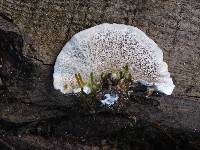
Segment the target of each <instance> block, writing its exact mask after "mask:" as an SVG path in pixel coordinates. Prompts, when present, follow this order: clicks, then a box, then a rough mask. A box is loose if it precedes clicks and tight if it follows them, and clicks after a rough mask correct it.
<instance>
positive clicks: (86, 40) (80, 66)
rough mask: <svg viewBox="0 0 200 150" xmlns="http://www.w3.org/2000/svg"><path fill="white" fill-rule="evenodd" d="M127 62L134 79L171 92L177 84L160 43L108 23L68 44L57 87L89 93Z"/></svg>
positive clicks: (57, 70)
mask: <svg viewBox="0 0 200 150" xmlns="http://www.w3.org/2000/svg"><path fill="white" fill-rule="evenodd" d="M126 64H127V65H128V66H129V71H130V74H131V77H132V79H133V81H136V82H138V81H139V82H141V83H143V84H145V85H147V86H153V87H154V88H155V91H159V92H162V93H164V94H166V95H170V94H171V93H172V91H173V89H174V87H175V85H174V84H173V81H172V78H171V77H170V73H169V72H168V66H167V64H166V63H165V62H164V61H163V52H162V50H161V49H160V48H159V47H158V46H157V44H156V43H155V42H154V41H153V40H152V39H150V38H149V37H148V36H147V35H146V34H145V33H144V32H142V31H141V30H139V29H138V28H136V27H133V26H128V25H123V24H108V23H104V24H100V25H97V26H94V27H92V28H89V29H86V30H83V31H81V32H79V33H77V34H75V35H74V36H73V37H72V38H71V39H70V41H69V42H67V43H66V45H65V46H64V47H63V49H62V51H61V52H60V54H59V55H58V57H57V59H56V62H55V66H54V74H53V78H54V81H53V84H54V88H55V89H58V90H60V91H61V92H62V93H64V94H66V93H74V92H77V91H80V89H81V88H82V89H83V90H84V91H85V92H86V93H90V92H91V91H90V90H91V86H94V85H95V84H94V83H95V82H97V83H98V81H99V80H100V78H101V74H102V73H106V72H111V70H117V69H119V68H122V67H123V66H124V65H126ZM91 73H93V74H92V76H91ZM80 74H81V75H82V76H80ZM113 76H117V74H115V73H113ZM77 79H78V80H77ZM77 81H78V82H77ZM85 81H87V82H85ZM94 87H95V86H94Z"/></svg>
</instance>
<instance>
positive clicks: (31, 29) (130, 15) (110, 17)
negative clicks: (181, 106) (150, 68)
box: [0, 0, 200, 99]
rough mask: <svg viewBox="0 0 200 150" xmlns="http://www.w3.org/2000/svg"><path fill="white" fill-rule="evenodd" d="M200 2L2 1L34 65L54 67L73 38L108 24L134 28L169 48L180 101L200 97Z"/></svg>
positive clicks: (1, 9) (167, 57)
mask: <svg viewBox="0 0 200 150" xmlns="http://www.w3.org/2000/svg"><path fill="white" fill-rule="evenodd" d="M199 6H200V1H199V0H190V1H189V2H188V0H142V1H141V0H87V1H86V0H65V1H63V0H54V1H53V0H52V1H49V0H33V1H24V0H1V1H0V13H3V14H5V15H7V16H8V17H10V18H11V19H12V20H13V21H14V23H15V24H17V25H18V27H19V28H20V31H21V32H22V34H23V36H24V39H25V40H26V42H27V43H29V44H28V46H26V48H25V49H24V51H23V53H24V54H25V55H26V56H27V57H29V58H32V60H33V61H34V62H41V63H42V64H51V65H53V63H54V61H55V58H56V56H57V54H58V53H59V51H60V50H61V48H62V47H63V45H64V44H65V43H66V41H68V40H69V39H70V38H71V37H72V35H74V34H75V33H77V32H78V31H81V30H83V29H86V28H89V27H92V26H94V25H97V24H101V23H104V22H108V23H113V22H115V23H123V24H127V25H133V26H136V27H138V28H140V29H141V30H143V31H144V32H146V33H147V35H149V36H150V37H151V38H152V39H153V40H155V42H156V43H157V44H158V45H159V46H160V47H161V49H163V51H164V59H165V61H166V62H167V64H168V65H169V71H170V73H171V74H172V77H173V80H174V81H175V85H176V88H175V91H174V95H175V96H180V97H189V98H193V99H199V97H200V86H199V85H200V59H199V57H200V53H199V51H200V42H199V41H200V36H199V35H200V29H199V27H200V26H199V24H200V13H199V12H200V11H199Z"/></svg>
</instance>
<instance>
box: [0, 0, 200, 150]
mask: <svg viewBox="0 0 200 150" xmlns="http://www.w3.org/2000/svg"><path fill="white" fill-rule="evenodd" d="M195 2H196V3H195ZM169 4H170V6H169ZM198 4H199V3H198V1H195V0H193V1H191V2H190V3H186V1H181V2H180V3H178V1H173V2H172V1H159V2H155V3H154V2H153V1H142V2H141V1H134V2H132V1H130V2H125V1H116V3H115V2H114V1H105V3H103V1H100V2H96V1H91V2H82V1H70V2H66V1H65V2H63V3H61V1H53V2H48V1H37V0H35V1H29V2H25V1H15V2H12V1H8V0H3V1H0V11H1V12H2V13H4V14H1V16H0V66H1V67H0V148H1V149H19V150H23V149H24V150H26V149H52V150H54V149H56V150H57V149H58V150H60V149H145V150H155V149H163V150H169V149H176V150H179V149H180V150H184V149H185V150H188V149H200V117H199V116H200V102H199V101H198V100H195V99H194V96H195V97H196V98H197V99H198V96H199V92H198V90H199V89H198V88H199V86H197V85H198V84H199V80H198V76H197V75H198V73H199V70H198V68H199V65H198V64H199V59H196V56H198V42H197V40H198V39H199V35H197V33H198V32H199V30H198V29H197V28H198V27H197V24H198V23H199V19H198V16H199V13H198V12H196V10H197V9H198ZM51 10H53V11H51ZM161 10H162V11H161ZM66 11H67V12H68V13H66ZM113 11H115V13H110V12H113ZM36 12H37V13H36ZM186 12H188V13H187V15H185V13H186ZM44 14H47V15H45V16H44ZM116 14H117V15H116ZM57 15H58V16H57ZM82 15H83V16H82ZM115 15H116V16H115ZM190 15H192V16H193V17H189V16H190ZM7 16H8V17H9V18H8V17H7ZM163 16H165V17H164V18H163ZM10 18H12V19H10ZM59 19H60V21H59ZM184 21H185V22H184ZM101 22H118V23H126V24H131V25H136V26H139V27H141V29H144V30H146V32H147V33H148V34H149V35H150V36H151V37H152V38H154V40H156V42H157V43H158V44H159V45H160V46H161V47H162V48H163V49H164V53H165V54H166V55H165V56H166V57H165V59H166V60H167V62H168V63H169V68H170V69H171V71H172V74H173V76H174V78H175V79H176V81H177V82H176V85H177V88H178V89H177V91H176V92H175V96H176V97H175V96H164V97H163V96H151V97H149V98H146V97H145V96H144V94H143V93H140V92H138V93H134V94H133V95H131V97H130V98H129V101H128V105H127V106H126V107H122V108H120V109H115V108H114V109H109V108H101V107H100V108H99V107H98V108H97V109H95V112H94V111H93V112H91V111H88V110H85V108H84V107H81V106H80V102H79V99H78V98H77V97H72V96H68V97H66V96H64V95H62V94H61V93H60V92H58V91H55V90H54V89H53V84H52V73H53V61H54V60H55V58H56V54H57V53H58V51H59V49H60V48H61V47H62V46H63V44H64V42H65V41H66V40H67V39H69V38H70V37H71V35H72V34H74V33H75V32H77V31H79V30H81V29H83V28H87V27H89V26H92V25H95V24H99V23H101ZM186 24H189V25H188V26H186ZM65 27H66V28H65ZM196 30H197V31H196ZM64 33H65V34H64ZM58 35H60V37H59V36H58ZM66 36H67V39H65V38H66ZM170 36H171V37H170ZM171 40H172V41H171ZM186 41H187V43H186ZM190 42H191V43H190ZM171 46H172V47H171ZM167 49H170V51H168V50H167ZM189 49H190V51H189ZM183 53H184V54H185V55H184V56H182V54H183ZM177 58H180V60H177ZM183 63H186V64H183ZM191 86H193V87H191ZM186 89H187V90H186ZM186 92H188V93H186ZM183 93H184V94H183ZM180 95H181V96H184V97H185V96H186V97H191V98H182V97H178V96H180Z"/></svg>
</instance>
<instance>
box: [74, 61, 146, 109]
mask: <svg viewBox="0 0 200 150" xmlns="http://www.w3.org/2000/svg"><path fill="white" fill-rule="evenodd" d="M100 76H101V80H100V82H98V83H97V82H95V80H94V75H93V73H92V72H91V73H90V76H89V79H88V81H83V78H82V76H81V74H80V73H78V74H75V78H76V82H77V84H78V86H79V88H80V89H81V90H80V92H77V93H76V96H77V97H78V99H79V100H80V106H81V107H82V108H83V109H84V110H88V111H89V112H92V113H94V112H96V111H102V110H109V111H113V110H114V111H115V112H116V111H117V112H119V111H120V112H121V111H123V110H125V108H126V107H127V105H128V103H129V95H130V93H131V92H134V91H136V90H143V91H144V94H145V93H146V92H147V91H148V90H146V89H144V88H143V87H142V88H141V86H140V85H139V84H138V83H136V82H134V81H133V78H132V76H131V74H130V72H129V67H128V65H127V64H126V65H125V66H124V67H122V68H121V69H118V70H116V69H115V70H111V72H108V73H101V75H100ZM88 91H89V92H88ZM87 92H88V93H87ZM107 95H109V96H110V97H111V98H113V99H114V98H115V101H114V102H113V103H112V104H110V105H106V104H103V103H102V102H103V100H104V99H105V96H107Z"/></svg>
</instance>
